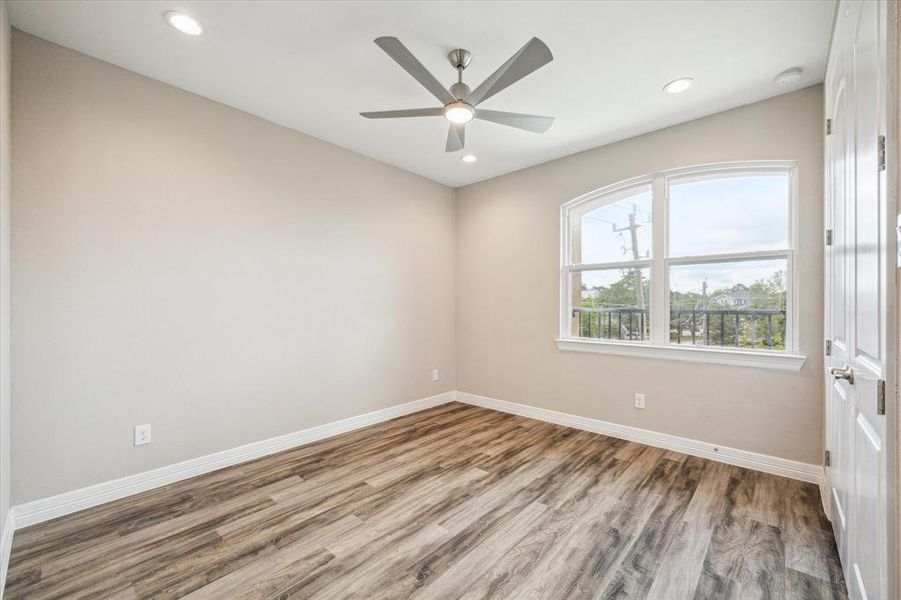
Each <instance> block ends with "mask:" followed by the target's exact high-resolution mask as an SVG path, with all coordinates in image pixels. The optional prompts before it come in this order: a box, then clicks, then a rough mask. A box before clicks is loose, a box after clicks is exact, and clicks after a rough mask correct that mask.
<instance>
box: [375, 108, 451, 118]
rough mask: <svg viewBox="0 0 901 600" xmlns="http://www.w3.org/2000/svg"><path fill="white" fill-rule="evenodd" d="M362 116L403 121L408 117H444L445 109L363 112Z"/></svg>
mask: <svg viewBox="0 0 901 600" xmlns="http://www.w3.org/2000/svg"><path fill="white" fill-rule="evenodd" d="M360 116H363V117H366V118H367V119H403V118H406V117H441V116H444V108H442V107H440V106H439V107H437V108H405V109H402V110H380V111H376V112H361V113H360Z"/></svg>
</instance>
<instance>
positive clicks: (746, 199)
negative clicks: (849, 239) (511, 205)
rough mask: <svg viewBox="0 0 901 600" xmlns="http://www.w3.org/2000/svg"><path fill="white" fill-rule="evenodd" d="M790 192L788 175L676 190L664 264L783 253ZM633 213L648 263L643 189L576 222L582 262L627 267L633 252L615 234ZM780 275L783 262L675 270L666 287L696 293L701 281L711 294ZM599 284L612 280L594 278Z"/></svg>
mask: <svg viewBox="0 0 901 600" xmlns="http://www.w3.org/2000/svg"><path fill="white" fill-rule="evenodd" d="M789 185H790V184H789V178H788V175H786V174H773V175H741V176H736V177H727V178H723V177H720V178H717V179H707V180H700V181H691V180H685V181H683V182H679V181H678V180H677V181H675V182H673V185H672V186H671V188H670V194H669V196H670V197H669V211H670V215H669V218H670V232H669V246H670V247H669V256H673V257H677V256H678V257H682V256H699V255H704V254H725V253H729V252H744V251H751V250H776V249H783V248H787V247H788V237H789V235H788V232H789V203H788V197H789ZM633 212H634V213H635V214H636V224H637V225H638V228H637V231H636V236H637V240H638V248H637V251H638V256H639V257H640V258H647V257H649V256H650V253H652V252H655V251H657V249H655V248H652V247H651V245H652V244H651V221H652V216H653V215H652V214H651V191H650V189H649V188H642V189H639V190H637V191H636V193H635V194H634V195H632V196H630V197H628V198H625V199H622V200H619V201H617V202H614V203H612V204H607V205H604V206H601V207H599V208H596V209H594V210H592V211H590V212H587V213H585V214H584V215H582V216H581V219H582V261H581V262H583V263H600V262H612V261H624V260H631V259H632V257H633V249H632V243H631V236H630V234H629V231H628V229H625V230H623V231H618V232H615V231H613V229H614V228H616V229H623V228H627V226H628V225H629V215H630V213H633ZM785 268H786V264H785V260H769V261H760V260H755V261H744V262H732V263H719V264H707V265H698V266H679V267H673V268H672V269H671V271H670V285H671V288H672V289H673V290H678V291H682V292H688V291H695V292H698V293H700V291H701V284H702V282H703V281H704V279H707V281H708V289H709V290H715V289H719V288H726V287H732V286H733V285H735V284H736V283H743V284H745V285H750V284H752V283H754V282H755V281H757V280H759V279H766V278H768V277H770V276H771V275H772V274H773V273H774V272H776V271H778V270H785ZM615 273H617V274H618V273H619V271H618V270H617V271H615ZM611 275H612V273H611ZM596 278H598V279H600V278H603V279H608V278H609V276H606V274H605V275H601V274H598V276H597V277H596ZM616 278H617V279H618V275H617V277H616ZM614 280H615V279H614ZM586 283H588V281H587V280H586Z"/></svg>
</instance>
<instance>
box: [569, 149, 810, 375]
mask: <svg viewBox="0 0 901 600" xmlns="http://www.w3.org/2000/svg"><path fill="white" fill-rule="evenodd" d="M797 171H798V167H797V163H796V162H795V161H786V160H760V161H742V162H728V163H715V164H704V165H694V166H688V167H680V168H676V169H668V170H665V171H658V172H655V173H650V174H647V175H641V176H639V177H633V178H631V179H626V180H624V181H620V182H617V183H614V184H611V185H607V186H604V187H601V188H598V189H596V190H592V191H591V192H588V193H587V194H583V195H581V196H579V197H577V198H574V199H572V200H570V201H568V202H566V203H564V204H563V205H562V206H561V207H560V304H559V332H558V333H559V335H558V337H557V340H556V342H557V347H558V348H559V349H560V350H567V351H576V352H594V353H601V354H620V355H626V356H641V357H647V358H664V359H672V360H688V361H694V362H701V363H714V364H726V365H735V366H745V367H759V368H770V369H781V370H790V371H799V370H800V369H801V367H802V366H803V365H804V363H805V361H806V357H805V356H803V355H801V354H798V347H799V346H798V344H799V329H800V328H799V327H798V323H797V322H796V316H797V315H798V314H799V311H798V297H799V286H798V272H797V262H798V261H797V260H796V256H795V254H796V252H797V242H798V177H797ZM773 172H784V173H787V174H788V176H789V208H788V211H789V214H788V229H789V231H788V235H789V239H788V248H787V249H781V250H761V251H744V252H732V253H724V254H716V255H713V254H711V255H701V256H684V257H683V256H680V257H675V258H670V257H669V239H668V232H669V208H670V204H669V197H668V196H669V189H670V184H671V182H673V181H674V180H681V179H686V178H691V177H698V178H699V179H703V178H708V177H711V176H714V175H722V174H727V175H728V174H735V175H747V174H754V173H773ZM645 185H650V187H651V207H652V214H653V219H652V223H651V227H652V237H651V239H652V251H651V256H650V258H648V259H642V260H638V261H620V262H611V263H596V264H580V265H572V264H571V260H570V257H571V250H572V245H571V239H570V219H571V217H572V214H573V213H574V212H575V211H576V210H577V209H578V208H579V207H581V206H583V205H585V204H587V203H590V202H593V201H595V200H597V199H598V198H601V197H605V196H608V195H611V194H614V193H617V192H622V191H625V190H628V189H629V188H633V187H639V186H645ZM766 258H778V259H785V260H786V272H787V273H788V277H789V285H788V286H787V289H786V332H785V341H786V348H785V350H784V351H773V350H768V349H750V348H742V349H735V348H731V347H730V348H725V347H716V346H683V345H677V344H672V343H670V341H669V296H670V294H669V268H670V266H671V265H679V264H699V263H715V262H734V261H738V260H762V259H766ZM624 266H628V267H648V268H650V277H651V282H650V283H651V298H650V313H649V316H650V320H651V339H650V341H648V342H637V341H621V340H598V339H590V338H580V337H574V336H572V335H571V333H570V328H571V326H572V325H571V322H572V321H571V317H570V315H571V313H572V288H571V277H570V275H571V273H572V272H574V271H588V270H596V269H609V268H617V267H624Z"/></svg>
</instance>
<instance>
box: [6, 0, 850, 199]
mask: <svg viewBox="0 0 901 600" xmlns="http://www.w3.org/2000/svg"><path fill="white" fill-rule="evenodd" d="M9 8H10V13H11V18H12V22H13V25H14V26H15V27H17V28H19V29H22V30H24V31H27V32H29V33H32V34H34V35H37V36H39V37H42V38H45V39H48V40H51V41H53V42H56V43H58V44H61V45H63V46H67V47H69V48H73V49H75V50H78V51H80V52H84V53H85V54H89V55H91V56H94V57H97V58H100V59H102V60H105V61H109V62H111V63H114V64H117V65H120V66H122V67H125V68H127V69H130V70H132V71H136V72H138V73H142V74H144V75H147V76H149V77H152V78H154V79H158V80H160V81H164V82H166V83H169V84H171V85H174V86H177V87H180V88H183V89H186V90H189V91H191V92H195V93H197V94H200V95H202V96H205V97H207V98H211V99H213V100H217V101H219V102H222V103H224V104H228V105H230V106H233V107H236V108H239V109H242V110H245V111H247V112H249V113H253V114H255V115H259V116H261V117H263V118H266V119H268V120H270V121H274V122H276V123H279V124H282V125H285V126H287V127H291V128H292V129H296V130H298V131H301V132H303V133H307V134H309V135H313V136H315V137H317V138H321V139H323V140H327V141H329V142H332V143H334V144H337V145H339V146H343V147H345V148H350V149H351V150H355V151H357V152H360V153H361V154H365V155H366V156H370V157H372V158H375V159H378V160H381V161H384V162H386V163H390V164H392V165H396V166H398V167H400V168H402V169H406V170H408V171H412V172H414V173H419V174H420V175H424V176H426V177H429V178H431V179H434V180H436V181H439V182H441V183H445V184H447V185H450V186H454V187H457V186H461V185H465V184H468V183H473V182H475V181H480V180H483V179H487V178H489V177H494V176H497V175H501V174H503V173H508V172H510V171H515V170H517V169H521V168H524V167H528V166H530V165H534V164H538V163H541V162H545V161H548V160H551V159H554V158H558V157H561V156H565V155H567V154H571V153H573V152H578V151H581V150H586V149H589V148H592V147H595V146H599V145H602V144H606V143H609V142H612V141H616V140H620V139H624V138H627V137H631V136H634V135H637V134H641V133H645V132H648V131H653V130H655V129H660V128H662V127H666V126H669V125H674V124H676V123H681V122H684V121H689V120H691V119H695V118H698V117H701V116H704V115H708V114H712V113H716V112H719V111H722V110H726V109H729V108H733V107H736V106H741V105H743V104H748V103H751V102H756V101H758V100H762V99H765V98H768V97H771V96H775V95H777V94H779V93H782V92H784V91H791V90H792V89H800V88H802V87H805V86H808V85H811V84H814V83H818V82H821V81H822V80H823V73H824V70H825V60H826V53H827V49H828V41H829V35H830V30H831V26H832V16H833V10H834V2H833V0H800V1H791V0H777V1H763V0H759V1H758V0H746V1H725V0H721V1H695V2H687V1H660V2H650V1H648V2H424V1H423V2H409V3H405V2H283V1H280V2H272V1H237V0H229V1H214V0H202V1H192V0H159V1H157V0H153V1H151V0H146V1H140V2H125V1H122V2H112V1H108V0H99V1H98V0H90V1H88V0H68V1H43V0H27V1H26V0H11V1H10V3H9ZM167 10H181V11H184V12H187V13H189V14H192V15H194V16H195V17H197V18H198V19H200V20H201V21H202V22H203V24H204V25H205V27H206V34H205V35H203V36H201V37H199V38H191V37H188V36H185V35H183V34H180V33H178V32H177V31H175V30H174V29H172V28H170V27H169V26H168V25H167V24H166V23H165V22H164V20H163V17H162V15H163V13H164V12H165V11H167ZM382 35H390V36H395V37H398V38H400V40H401V41H402V42H403V43H404V44H406V45H407V47H408V48H409V49H410V50H411V51H412V52H413V53H414V54H415V55H416V56H417V57H418V58H419V59H420V61H422V63H423V64H424V65H425V66H426V67H427V68H428V69H429V70H430V71H431V72H432V73H433V74H435V76H436V77H438V79H439V80H441V81H442V82H446V83H447V84H448V85H450V84H451V83H453V82H454V80H455V79H454V78H455V72H454V70H453V69H452V68H451V66H450V64H449V63H448V62H447V59H446V58H445V57H446V55H447V52H448V51H450V50H451V49H453V48H456V47H462V48H466V49H468V50H470V51H472V53H473V60H472V64H471V65H470V67H469V68H468V69H467V70H466V72H465V77H464V81H466V82H467V83H469V84H470V86H471V87H473V88H475V86H476V85H477V84H478V83H480V82H481V81H482V80H483V79H484V78H485V77H487V76H488V75H489V74H490V73H491V72H492V71H493V70H494V69H495V68H497V67H498V66H499V65H500V64H501V63H503V62H504V61H505V60H506V59H507V58H509V56H510V55H512V54H513V53H514V52H515V51H516V50H518V49H519V48H520V47H521V46H522V45H523V44H524V43H525V42H526V41H528V40H529V38H531V37H532V36H537V37H539V38H541V39H542V40H544V42H545V43H547V45H548V46H549V47H550V49H551V52H553V54H554V61H553V62H551V63H550V64H548V65H547V66H545V67H542V68H541V69H539V70H538V71H536V72H535V73H533V74H532V75H530V76H528V77H527V78H526V79H524V80H522V81H520V82H518V83H516V84H514V85H513V86H511V87H509V88H507V89H506V90H504V91H502V92H501V93H499V94H498V95H497V96H494V97H492V98H491V99H490V100H488V101H486V102H485V104H483V105H482V107H483V108H491V109H496V110H506V111H518V112H527V113H532V114H544V115H549V116H554V117H556V118H557V120H556V121H555V123H554V125H553V126H552V127H551V129H550V130H549V131H548V132H547V133H545V134H543V135H538V134H534V133H530V132H525V131H519V130H515V129H510V128H506V127H502V126H500V125H495V124H494V123H488V122H474V123H472V124H470V125H468V127H467V133H466V144H467V148H466V150H467V151H468V152H472V153H474V154H476V155H477V156H478V158H479V160H478V162H476V163H473V164H464V163H463V162H461V161H460V156H461V154H462V153H454V154H447V155H446V154H445V153H444V143H445V138H446V134H447V133H446V130H447V124H446V122H445V121H444V119H442V118H422V119H401V120H390V121H389V120H384V121H371V120H367V119H364V118H362V117H360V116H359V115H358V113H359V112H360V111H369V110H388V109H397V108H414V107H424V106H436V105H437V104H438V102H437V101H436V100H435V99H434V97H433V96H432V95H431V94H429V93H428V92H427V91H426V90H425V89H424V88H422V87H421V86H420V85H419V84H418V83H416V81H415V80H413V79H412V77H410V76H409V75H408V74H407V73H405V72H404V71H403V70H401V68H400V67H399V66H398V65H397V64H395V63H394V62H393V61H392V60H391V59H390V58H389V57H388V56H387V55H386V54H385V53H384V52H383V51H382V50H381V49H379V48H378V47H377V46H376V45H375V44H374V43H372V40H373V39H374V38H376V37H378V36H382ZM796 66H799V67H803V68H804V77H803V79H802V81H801V82H800V83H799V84H797V85H796V86H794V87H793V88H791V89H789V90H785V89H780V88H776V87H775V86H774V85H773V77H774V76H775V75H776V74H777V73H778V72H780V71H782V70H784V69H787V68H789V67H796ZM679 77H693V78H694V79H695V85H694V86H693V87H692V88H691V89H690V90H689V91H687V92H685V93H683V94H679V95H675V96H674V95H669V94H665V93H663V92H662V91H661V87H662V86H663V84H664V83H666V82H668V81H670V80H672V79H676V78H679Z"/></svg>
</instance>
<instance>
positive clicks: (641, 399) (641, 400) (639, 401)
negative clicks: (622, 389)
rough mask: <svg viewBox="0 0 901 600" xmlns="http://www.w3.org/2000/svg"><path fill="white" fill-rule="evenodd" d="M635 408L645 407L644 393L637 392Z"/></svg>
mask: <svg viewBox="0 0 901 600" xmlns="http://www.w3.org/2000/svg"><path fill="white" fill-rule="evenodd" d="M635 408H644V394H635Z"/></svg>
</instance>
